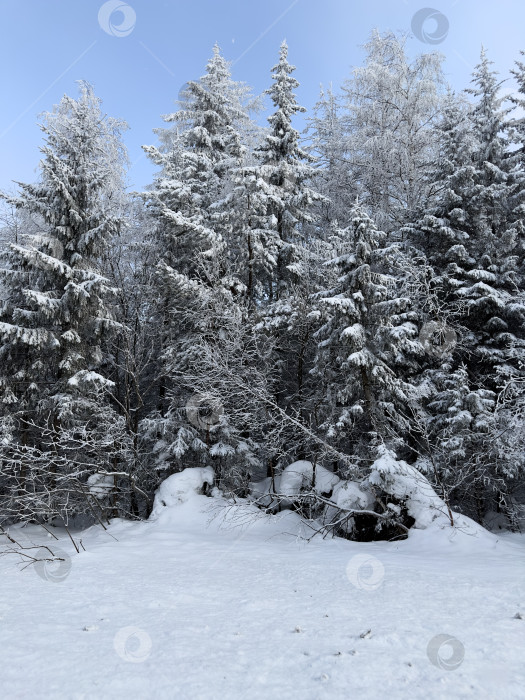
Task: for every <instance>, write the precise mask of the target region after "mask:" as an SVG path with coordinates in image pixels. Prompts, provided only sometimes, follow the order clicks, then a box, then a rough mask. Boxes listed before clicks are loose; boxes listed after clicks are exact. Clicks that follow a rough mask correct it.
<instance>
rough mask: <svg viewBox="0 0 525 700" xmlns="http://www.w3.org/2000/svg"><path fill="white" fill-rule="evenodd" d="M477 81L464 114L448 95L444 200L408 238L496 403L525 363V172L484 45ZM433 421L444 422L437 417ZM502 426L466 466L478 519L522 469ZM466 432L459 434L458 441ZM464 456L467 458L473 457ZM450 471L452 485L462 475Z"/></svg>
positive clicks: (471, 375) (482, 391) (480, 387)
mask: <svg viewBox="0 0 525 700" xmlns="http://www.w3.org/2000/svg"><path fill="white" fill-rule="evenodd" d="M473 83H474V86H473V88H472V89H470V90H469V93H470V94H471V95H473V96H474V97H475V103H474V105H473V106H472V107H471V109H470V111H469V114H468V115H467V117H468V120H467V121H466V120H465V118H464V116H463V114H464V113H463V109H462V108H461V107H460V106H459V105H458V103H457V102H456V103H454V102H452V101H449V103H448V106H447V109H446V110H445V113H444V116H443V120H442V144H443V145H442V156H443V157H442V159H441V161H440V163H439V166H440V170H441V174H440V178H439V177H438V180H439V179H440V184H439V190H440V197H439V200H438V204H437V207H436V208H435V210H434V211H432V210H431V211H430V212H429V214H427V215H426V216H425V217H423V218H422V220H421V221H420V222H419V223H418V224H417V225H416V226H415V227H409V228H413V230H412V231H411V232H409V235H410V236H411V237H412V238H413V240H415V241H416V245H418V247H420V249H422V250H423V251H424V252H427V255H428V257H429V259H430V260H431V262H432V264H433V266H434V268H435V272H436V277H435V280H434V286H435V288H436V290H437V293H438V294H439V296H440V297H441V301H442V302H443V303H444V304H448V305H449V309H451V310H452V311H453V314H452V317H451V318H452V321H453V323H455V324H456V325H457V326H458V327H461V328H462V329H463V331H462V333H461V336H462V337H461V343H460V344H459V345H458V346H457V348H456V350H455V352H454V354H453V358H452V371H459V367H460V364H461V363H465V365H466V367H467V371H468V385H469V387H470V392H469V395H470V396H472V395H478V397H479V398H480V400H481V401H482V402H483V401H488V403H489V404H490V405H491V406H492V410H494V408H495V407H496V406H497V405H498V403H497V401H496V397H497V394H498V393H499V392H500V391H501V390H502V387H503V386H506V385H508V383H509V382H513V381H516V380H519V378H520V377H521V376H522V373H523V367H524V365H523V362H524V351H525V343H524V338H525V336H524V330H525V329H524V321H525V307H524V305H523V295H522V288H523V281H522V277H521V275H520V268H522V260H523V221H522V211H521V209H520V204H519V203H520V201H522V197H523V173H522V171H521V170H520V167H519V164H517V163H516V161H517V159H518V157H519V156H518V153H517V152H516V151H515V150H514V148H513V145H512V143H511V142H510V141H509V133H510V130H509V121H508V117H507V115H508V111H509V110H508V108H507V107H506V106H505V105H504V103H503V98H502V97H501V96H500V90H499V88H500V84H499V82H498V80H497V77H496V74H495V73H494V72H493V71H491V69H490V62H489V61H488V59H487V57H486V55H485V52H484V51H483V52H482V56H481V61H480V64H479V65H478V66H477V67H476V70H475V72H474V76H473ZM414 233H415V235H414ZM448 371H450V369H449V370H448ZM430 374H432V382H433V383H434V385H435V386H436V387H437V391H438V392H439V393H440V392H442V388H443V384H444V382H446V377H445V376H443V369H442V368H441V367H439V366H436V365H434V370H433V373H432V372H431V373H430ZM430 374H428V373H427V376H428V377H429V378H430ZM487 405H488V404H487ZM440 407H443V411H444V415H443V416H442V420H445V422H446V420H447V417H448V415H449V413H448V412H449V407H448V406H447V405H446V404H442V402H440V401H432V402H431V404H430V406H429V410H431V412H433V413H434V414H435V412H436V411H440V410H441V409H440ZM435 418H436V422H435V423H434V424H436V425H437V424H439V421H440V419H439V418H438V416H437V415H435ZM498 423H500V421H499V420H498V417H497V416H496V415H494V416H493V417H492V419H491V421H489V422H488V423H485V427H487V426H488V425H490V430H491V431H492V433H491V435H492V437H490V436H489V437H488V438H487V439H486V440H485V441H484V442H483V443H481V442H480V443H479V448H478V449H479V450H481V449H482V448H481V445H483V446H484V449H486V450H489V447H488V446H490V448H491V449H490V450H489V451H485V452H483V453H481V452H478V454H477V459H478V460H481V464H482V465H483V466H484V471H483V473H482V474H481V475H480V473H479V469H476V470H474V472H471V471H469V467H468V465H467V466H466V467H465V472H466V475H467V477H466V480H465V482H464V487H463V488H464V493H466V492H467V490H468V488H469V486H470V487H471V489H472V493H475V494H476V504H475V507H474V508H472V507H471V511H472V510H473V512H472V514H473V515H474V517H478V519H481V518H482V517H483V513H484V512H486V511H490V510H494V509H495V507H498V505H499V504H500V503H502V502H503V501H505V499H506V496H505V490H506V488H507V487H506V484H507V483H509V484H510V482H511V481H512V480H513V479H519V478H520V474H523V460H521V459H517V460H516V459H515V453H512V454H513V456H511V453H509V452H508V451H507V458H505V454H504V452H505V451H504V450H501V449H500V447H501V445H500V439H501V438H502V436H503V435H505V433H506V430H503V431H502V429H501V427H502V426H501V425H500V426H499V427H498ZM455 426H459V427H458V429H459V430H460V432H461V431H462V430H463V427H464V426H462V425H459V423H457V422H452V423H450V424H449V426H448V428H447V429H448V430H449V431H450V432H452V431H453V430H454V427H455ZM487 430H488V428H487ZM461 435H462V433H461V434H460V435H459V436H458V438H457V439H458V440H459V441H460V442H461V440H462V437H461ZM465 459H466V460H467V462H468V459H469V458H468V457H466V458H465ZM478 466H479V465H478ZM458 468H459V467H458ZM449 477H450V474H447V476H446V478H447V479H448V478H449ZM443 478H445V477H443ZM450 478H451V483H452V484H453V483H455V480H456V479H457V478H458V477H457V475H454V476H453V477H450ZM474 482H475V484H476V486H475V488H474Z"/></svg>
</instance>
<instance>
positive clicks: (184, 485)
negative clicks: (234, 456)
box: [150, 467, 215, 520]
mask: <svg viewBox="0 0 525 700" xmlns="http://www.w3.org/2000/svg"><path fill="white" fill-rule="evenodd" d="M214 478H215V474H214V471H213V469H212V468H211V467H188V468H187V469H184V470H183V471H181V472H178V473H177V474H172V475H171V476H169V477H168V478H167V479H165V480H164V481H163V482H162V483H161V485H160V486H159V488H158V489H157V492H156V494H155V500H154V502H153V510H152V512H151V515H150V520H156V519H157V518H158V517H159V516H160V515H161V514H162V513H164V512H165V510H166V508H172V507H173V506H178V505H180V504H181V503H186V501H189V500H190V499H191V498H193V497H195V496H197V495H200V494H202V492H203V489H204V486H205V485H208V486H211V485H212V484H213V480H214Z"/></svg>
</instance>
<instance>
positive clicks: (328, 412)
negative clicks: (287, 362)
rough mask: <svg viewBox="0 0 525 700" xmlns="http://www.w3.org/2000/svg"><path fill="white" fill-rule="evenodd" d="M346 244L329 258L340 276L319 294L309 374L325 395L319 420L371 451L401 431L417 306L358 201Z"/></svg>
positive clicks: (348, 447)
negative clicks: (404, 292)
mask: <svg viewBox="0 0 525 700" xmlns="http://www.w3.org/2000/svg"><path fill="white" fill-rule="evenodd" d="M347 235H348V239H347V243H346V246H347V247H346V250H345V251H343V252H341V253H340V254H339V255H338V256H337V257H335V258H333V259H332V260H329V261H327V263H326V264H327V265H328V266H330V267H332V266H333V267H335V268H336V269H337V272H338V279H337V282H336V284H335V286H334V287H333V288H332V289H329V290H326V291H325V292H324V293H323V294H322V295H321V296H320V300H319V306H320V310H321V313H322V316H321V321H322V325H321V326H320V328H319V329H318V331H317V333H316V337H317V340H318V351H317V357H316V361H315V367H314V370H313V372H314V374H315V376H316V378H317V380H318V381H319V382H320V383H321V385H322V387H323V391H324V393H325V395H326V399H325V402H324V405H323V406H322V409H320V410H322V413H323V420H322V425H321V428H322V429H323V430H324V431H325V434H326V435H327V437H328V438H329V439H330V440H331V441H333V444H335V445H336V446H338V447H339V448H340V449H342V450H343V451H344V452H346V453H347V454H354V455H357V456H358V457H360V458H362V459H365V460H366V459H368V458H370V457H371V456H372V454H373V453H372V452H371V451H370V449H369V448H370V447H371V446H372V445H375V444H377V439H378V438H380V439H382V440H389V439H392V437H394V440H393V443H392V444H393V445H394V446H396V439H395V438H396V437H400V438H401V437H402V436H403V434H404V433H405V432H406V430H407V427H408V423H407V415H408V411H407V405H408V403H409V402H410V401H411V400H412V399H413V398H414V393H413V387H412V386H411V385H410V382H409V381H407V376H408V375H409V373H410V368H411V367H412V368H415V366H416V356H417V355H418V354H419V353H420V346H419V343H418V342H417V339H416V335H417V325H416V323H417V314H416V313H415V312H414V311H412V310H411V308H410V299H408V298H407V297H401V296H399V295H398V293H397V281H396V277H395V275H396V273H397V274H399V270H397V269H396V265H397V264H399V259H400V253H399V250H398V249H397V247H395V246H391V245H390V246H386V245H385V234H384V233H383V232H380V231H378V230H377V228H376V226H375V224H374V222H373V221H372V220H371V219H370V217H369V216H368V214H367V213H366V212H365V210H364V209H363V208H362V207H361V205H360V204H358V203H356V204H355V205H354V207H353V209H352V212H351V225H350V228H349V230H348V232H347Z"/></svg>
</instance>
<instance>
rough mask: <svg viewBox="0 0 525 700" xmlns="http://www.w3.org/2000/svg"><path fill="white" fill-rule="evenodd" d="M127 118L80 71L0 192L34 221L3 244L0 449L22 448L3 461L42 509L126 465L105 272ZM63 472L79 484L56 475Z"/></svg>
mask: <svg viewBox="0 0 525 700" xmlns="http://www.w3.org/2000/svg"><path fill="white" fill-rule="evenodd" d="M124 127H125V125H124V123H123V122H120V121H117V120H115V119H110V118H108V117H105V116H104V115H103V114H102V112H101V109H100V100H99V99H98V98H97V97H95V95H94V93H93V89H92V87H91V86H90V85H88V84H87V83H80V97H79V98H78V99H73V98H71V97H68V96H64V97H63V98H62V100H61V102H60V104H59V105H58V106H56V107H55V108H54V110H53V111H52V112H49V113H46V114H45V115H44V119H43V123H42V126H41V129H42V131H43V133H44V138H45V144H44V146H43V147H42V148H41V152H42V155H43V158H42V160H41V161H40V179H39V181H38V182H37V183H36V184H23V183H18V185H19V188H20V192H19V194H18V195H17V196H6V195H3V197H4V199H6V200H7V201H8V203H9V204H11V205H12V206H14V207H15V208H16V209H17V210H19V211H21V212H24V214H26V215H29V216H30V217H31V218H32V219H33V220H34V221H35V222H36V225H37V232H36V233H35V232H32V233H30V234H28V235H26V236H24V235H22V236H21V237H20V240H19V241H18V242H17V243H11V244H10V246H9V248H8V250H7V252H6V253H5V254H4V256H3V258H4V264H5V267H4V268H3V269H2V271H1V274H2V278H3V280H4V284H5V287H6V289H7V294H6V297H5V299H4V300H3V302H2V309H1V323H0V337H1V340H2V343H1V346H0V356H1V364H2V376H1V378H0V385H1V388H2V404H3V407H4V411H7V412H8V413H9V415H10V416H11V419H12V432H11V440H10V443H9V444H7V445H6V444H4V445H3V449H4V451H6V452H7V453H11V454H12V453H15V454H17V455H18V457H17V459H15V460H13V459H12V457H11V459H10V463H11V464H12V465H13V474H12V477H13V480H14V481H13V483H16V484H17V485H18V486H17V488H18V489H19V496H20V498H21V500H24V499H25V500H26V501H31V503H33V506H32V508H33V509H34V511H35V513H36V514H38V515H42V516H43V515H44V514H45V515H46V516H49V517H52V516H55V515H57V514H60V515H61V516H62V517H64V518H66V517H67V516H68V515H70V514H71V513H74V512H75V511H76V510H90V509H91V508H92V504H90V503H89V499H86V498H85V494H84V491H83V489H84V487H86V483H87V481H88V479H89V478H91V477H94V478H95V479H96V473H97V472H99V471H100V472H104V471H112V470H113V471H115V467H117V469H116V471H121V470H122V468H123V466H124V467H125V464H124V465H122V461H123V459H124V456H125V453H126V447H125V445H126V436H125V434H124V431H123V430H122V427H123V426H122V420H121V419H120V418H119V417H118V415H117V414H116V412H115V411H114V409H113V408H112V406H111V403H110V402H109V400H108V397H107V392H108V389H111V388H112V386H113V382H112V381H111V380H110V379H109V378H108V376H107V371H106V355H105V353H106V352H107V342H108V340H109V338H110V337H111V335H112V334H114V333H115V332H116V331H117V330H118V328H119V326H118V323H117V322H116V321H115V318H114V307H113V304H114V293H115V289H113V288H112V286H111V283H110V281H109V280H108V279H107V278H106V277H104V276H103V275H102V274H101V273H100V261H101V256H103V255H104V254H105V253H106V251H107V249H108V247H109V245H110V244H111V241H112V239H113V238H114V237H115V236H116V235H118V233H119V230H120V229H121V227H122V225H123V210H122V205H123V201H124V194H123V193H124V184H123V177H124V167H125V164H126V154H125V151H124V147H123V145H122V142H121V136H120V135H121V131H122V129H123V128H124ZM17 460H18V461H17ZM31 474H32V476H31ZM79 475H81V477H80V478H79ZM68 478H71V479H73V481H74V482H75V483H76V487H75V489H74V495H72V494H69V493H68V492H67V489H64V488H63V487H62V486H61V485H60V484H61V483H62V482H63V481H64V480H65V481H67V480H68ZM114 486H116V481H115V484H114ZM109 490H113V489H112V488H109V487H108V491H109ZM87 493H89V488H87ZM39 494H40V495H39ZM28 508H29V506H28ZM29 512H31V510H30V511H29Z"/></svg>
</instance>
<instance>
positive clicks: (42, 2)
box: [0, 0, 525, 189]
mask: <svg viewBox="0 0 525 700" xmlns="http://www.w3.org/2000/svg"><path fill="white" fill-rule="evenodd" d="M114 4H115V5H118V4H119V2H117V0H115V3H114ZM120 4H125V3H124V2H123V0H122V2H121V3H120ZM127 4H128V5H129V6H130V7H131V8H132V9H133V11H134V15H133V13H132V12H131V11H129V10H127V13H128V16H127V22H128V26H127V27H126V26H124V28H123V30H122V33H124V34H126V36H113V35H111V34H108V33H107V32H105V31H104V30H103V29H102V28H101V25H100V23H99V18H98V15H99V10H100V8H101V6H102V5H104V2H103V0H0V78H1V94H2V110H1V112H0V188H1V189H12V184H11V181H12V180H21V181H32V180H34V179H35V172H36V170H35V169H36V166H37V164H38V160H39V152H38V146H39V145H40V144H41V142H42V139H41V132H40V131H39V129H38V127H37V126H36V123H37V119H38V114H39V113H40V112H42V111H45V110H48V109H51V107H52V105H53V104H55V103H57V102H58V101H59V100H60V98H61V96H62V95H63V94H64V93H69V94H76V86H75V80H77V79H80V78H83V79H86V80H88V81H90V82H91V83H93V84H94V86H95V91H96V93H97V94H98V95H99V97H101V98H102V100H103V106H104V110H105V111H106V112H107V113H108V114H110V115H112V116H116V117H121V118H124V119H126V120H127V122H128V123H129V125H130V131H129V132H128V133H127V134H126V144H127V146H128V149H129V154H130V160H131V162H132V163H133V167H132V170H131V172H130V183H131V185H132V187H133V188H136V189H139V188H142V187H144V186H145V185H146V184H147V183H148V182H150V180H151V176H152V172H153V170H152V166H151V165H150V163H149V162H148V160H147V159H146V158H145V157H144V156H142V151H141V148H140V146H141V144H150V143H155V141H156V140H155V135H154V134H153V133H152V129H153V128H156V127H159V126H162V124H163V122H162V120H161V117H160V115H162V114H166V113H169V112H171V111H173V110H174V100H175V99H176V98H177V95H178V92H179V89H180V87H181V86H182V85H183V84H184V83H185V82H186V81H187V80H191V79H194V78H198V77H199V76H200V75H202V73H203V71H204V66H205V64H206V61H207V59H208V57H209V56H210V54H211V50H212V46H213V44H214V43H215V42H216V41H217V42H218V43H219V45H220V46H221V48H222V50H223V53H224V54H225V56H226V58H228V59H229V60H232V61H235V63H234V66H233V76H234V78H236V79H238V80H244V81H246V82H248V83H249V84H251V85H252V86H253V88H254V90H255V92H256V93H260V92H262V91H263V90H264V89H265V88H266V87H268V85H269V83H270V76H269V70H270V68H271V66H272V65H273V64H274V63H275V62H276V58H277V53H278V48H279V44H280V42H281V40H282V39H283V38H286V39H287V41H288V44H289V47H290V60H291V62H292V63H294V64H295V65H296V66H297V71H296V77H297V78H298V80H299V81H300V83H301V87H300V89H299V99H300V102H301V103H302V104H303V105H304V106H305V107H307V108H311V107H312V106H313V104H314V103H315V102H316V100H317V97H318V94H319V85H320V83H324V84H328V83H329V82H330V81H331V82H333V84H334V86H336V87H337V86H339V85H340V84H341V82H342V81H343V80H344V78H345V77H346V76H348V75H349V73H350V70H351V68H352V66H354V65H358V64H360V63H361V62H362V56H363V54H362V50H361V48H360V46H361V45H362V44H363V43H364V42H365V41H366V39H367V37H368V35H369V34H370V32H371V31H372V29H374V28H375V27H377V28H378V29H380V30H385V29H392V30H401V31H410V27H411V19H412V17H413V15H414V13H416V12H417V11H418V10H420V9H422V8H425V7H431V8H434V9H436V10H437V11H439V12H441V13H442V14H443V15H445V16H446V18H447V20H448V25H449V28H448V34H447V36H446V38H445V39H444V40H443V41H441V42H440V43H438V44H437V45H436V46H432V45H430V44H428V43H424V42H422V41H420V40H419V39H417V38H415V37H413V38H411V39H410V41H409V51H410V53H411V54H413V55H415V54H416V53H418V52H421V51H430V50H439V51H440V52H442V53H443V54H444V55H445V56H446V63H445V69H446V72H447V76H448V79H449V81H450V82H451V84H452V85H453V86H454V87H455V88H456V89H462V88H464V87H466V86H467V84H468V81H469V79H470V73H471V71H472V67H473V66H474V65H475V64H476V63H477V60H478V58H479V52H480V46H481V44H482V43H483V44H484V45H485V47H486V48H487V50H488V52H489V56H490V57H491V58H492V60H494V62H495V67H496V68H497V69H498V70H500V71H501V72H502V73H503V74H504V75H505V76H506V75H508V71H509V69H510V67H511V66H512V64H513V62H514V60H515V59H516V58H518V56H519V50H520V49H525V32H524V27H525V2H523V0H497V1H495V0H295V1H294V0H129V2H128V3H127ZM124 9H125V8H124ZM110 19H111V21H112V22H113V25H120V24H122V21H123V20H124V19H126V17H125V16H124V14H122V13H119V12H118V11H116V12H114V13H113V15H112V16H111V17H110ZM424 27H425V29H426V30H427V32H432V31H434V30H435V27H436V24H435V23H433V20H432V19H429V20H427V23H426V24H425V25H424ZM106 28H107V29H109V30H110V31H111V28H110V27H109V24H108V23H106ZM116 31H118V30H116ZM297 126H298V127H299V128H300V127H301V126H302V124H301V123H298V124H297Z"/></svg>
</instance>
